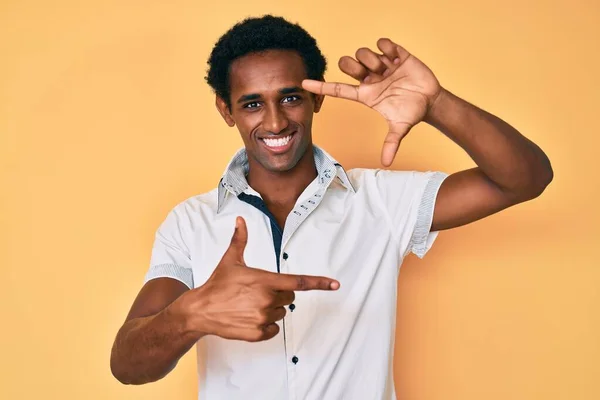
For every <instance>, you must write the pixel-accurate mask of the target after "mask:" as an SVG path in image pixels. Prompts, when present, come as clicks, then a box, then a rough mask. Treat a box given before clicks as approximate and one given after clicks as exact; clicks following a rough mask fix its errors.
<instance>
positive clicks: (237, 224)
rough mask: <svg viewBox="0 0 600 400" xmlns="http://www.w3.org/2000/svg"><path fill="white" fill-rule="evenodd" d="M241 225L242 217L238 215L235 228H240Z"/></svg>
mask: <svg viewBox="0 0 600 400" xmlns="http://www.w3.org/2000/svg"><path fill="white" fill-rule="evenodd" d="M239 227H240V218H239V217H236V218H235V229H237V228H239Z"/></svg>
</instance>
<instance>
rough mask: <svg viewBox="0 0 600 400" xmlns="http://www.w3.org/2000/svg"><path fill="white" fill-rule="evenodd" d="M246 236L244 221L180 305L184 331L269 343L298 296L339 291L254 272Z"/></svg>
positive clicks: (325, 283)
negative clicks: (248, 261) (300, 292)
mask: <svg viewBox="0 0 600 400" xmlns="http://www.w3.org/2000/svg"><path fill="white" fill-rule="evenodd" d="M247 241H248V231H247V228H246V222H245V221H244V219H243V218H241V217H238V218H237V219H236V228H235V232H234V234H233V237H232V238H231V244H230V245H229V248H228V249H227V251H226V252H225V254H224V255H223V257H222V258H221V261H220V262H219V264H218V265H217V267H216V268H215V270H214V271H213V274H212V275H211V277H210V278H209V279H208V280H207V281H206V283H205V284H204V285H202V286H201V287H199V288H196V289H194V290H191V291H189V292H187V293H185V294H184V295H182V296H181V297H180V299H178V301H180V302H181V304H180V307H181V308H183V309H184V310H186V311H185V315H186V316H187V318H186V320H187V321H186V325H188V326H189V327H190V329H191V330H197V331H198V332H202V333H203V334H213V335H217V336H220V337H223V338H226V339H238V340H245V341H250V342H255V341H261V340H268V339H271V338H272V337H274V336H275V335H277V333H279V326H278V325H277V324H276V322H277V321H279V320H281V319H283V318H284V317H285V314H286V309H285V306H286V305H288V304H291V303H292V302H293V301H294V298H295V295H294V291H296V290H336V289H338V288H339V286H340V285H339V282H337V281H336V280H334V279H330V278H325V277H319V276H307V275H286V274H277V273H272V272H269V271H265V270H261V269H256V268H252V267H249V266H247V265H246V263H245V261H244V249H245V247H246V243H247Z"/></svg>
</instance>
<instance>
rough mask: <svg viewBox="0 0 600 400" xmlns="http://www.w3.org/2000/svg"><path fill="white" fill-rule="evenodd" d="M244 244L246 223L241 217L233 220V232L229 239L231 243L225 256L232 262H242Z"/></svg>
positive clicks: (246, 230) (246, 233)
mask: <svg viewBox="0 0 600 400" xmlns="http://www.w3.org/2000/svg"><path fill="white" fill-rule="evenodd" d="M246 243H248V228H247V227H246V221H245V220H244V218H242V217H237V218H236V219H235V231H234V232H233V236H232V237H231V243H230V244H229V248H228V249H227V251H226V252H225V256H227V257H231V258H230V259H231V260H232V261H237V262H241V263H242V264H245V262H244V250H245V249H246Z"/></svg>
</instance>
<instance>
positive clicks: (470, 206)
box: [425, 89, 553, 231]
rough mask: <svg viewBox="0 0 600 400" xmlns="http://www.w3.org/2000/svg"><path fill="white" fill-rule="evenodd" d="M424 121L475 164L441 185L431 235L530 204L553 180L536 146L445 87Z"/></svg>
mask: <svg viewBox="0 0 600 400" xmlns="http://www.w3.org/2000/svg"><path fill="white" fill-rule="evenodd" d="M425 122H427V123H429V124H430V125H432V126H434V127H435V128H437V129H439V130H440V131H441V132H442V133H444V134H445V135H446V136H448V137H449V138H450V139H452V140H453V141H454V142H455V143H457V144H458V145H459V146H461V147H462V148H463V149H464V150H465V151H466V152H467V153H468V154H469V155H470V156H471V158H472V159H473V160H474V161H475V163H476V164H477V168H473V169H468V170H465V171H461V172H457V173H455V174H453V175H451V176H449V177H448V178H447V179H446V180H445V181H444V183H442V186H441V187H440V191H439V193H438V196H437V200H436V205H435V211H434V216H433V224H432V228H431V230H432V231H437V230H442V229H449V228H453V227H456V226H460V225H464V224H467V223H470V222H473V221H476V220H478V219H481V218H484V217H486V216H488V215H491V214H493V213H495V212H498V211H500V210H502V209H505V208H507V207H510V206H512V205H515V204H518V203H521V202H524V201H527V200H531V199H533V198H535V197H537V196H539V195H540V194H541V193H542V192H543V191H544V189H545V188H546V186H547V185H548V184H549V183H550V182H551V181H552V177H553V172H552V167H551V166H550V161H549V160H548V158H547V157H546V154H544V152H543V151H542V150H541V149H540V148H539V147H538V146H537V145H535V144H534V143H533V142H531V141H530V140H528V139H527V138H525V137H524V136H523V135H521V134H520V133H519V132H518V131H517V130H516V129H514V128H513V127H512V126H510V125H509V124H507V123H506V122H504V121H502V120H501V119H499V118H498V117H496V116H494V115H492V114H489V113H487V112H486V111H483V110H481V109H479V108H477V107H475V106H473V105H471V104H469V103H468V102H466V101H464V100H462V99H460V98H459V97H457V96H455V95H453V94H452V93H450V92H448V91H446V90H444V89H442V90H441V91H440V94H439V96H437V98H436V100H435V102H434V103H433V106H432V107H431V108H430V111H429V113H428V114H427V115H426V117H425Z"/></svg>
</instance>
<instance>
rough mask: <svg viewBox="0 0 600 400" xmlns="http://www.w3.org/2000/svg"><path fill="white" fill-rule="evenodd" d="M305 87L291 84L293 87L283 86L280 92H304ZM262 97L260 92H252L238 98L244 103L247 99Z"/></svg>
mask: <svg viewBox="0 0 600 400" xmlns="http://www.w3.org/2000/svg"><path fill="white" fill-rule="evenodd" d="M303 91H304V89H302V88H300V87H298V86H291V87H285V88H281V89H279V91H278V92H279V94H283V95H285V94H292V93H300V92H303ZM260 98H261V95H260V94H258V93H252V94H245V95H242V96H241V97H240V98H239V99H238V101H237V102H238V103H244V102H246V101H251V100H258V99H260Z"/></svg>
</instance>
